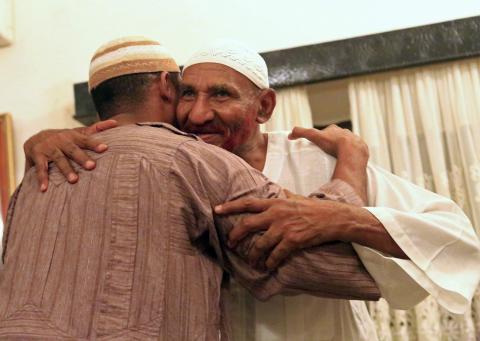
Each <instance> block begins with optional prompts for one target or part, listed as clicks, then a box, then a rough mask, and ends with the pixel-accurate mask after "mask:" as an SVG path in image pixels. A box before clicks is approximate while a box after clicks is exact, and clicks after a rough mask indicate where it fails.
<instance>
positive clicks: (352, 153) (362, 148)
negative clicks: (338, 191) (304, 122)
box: [288, 124, 369, 204]
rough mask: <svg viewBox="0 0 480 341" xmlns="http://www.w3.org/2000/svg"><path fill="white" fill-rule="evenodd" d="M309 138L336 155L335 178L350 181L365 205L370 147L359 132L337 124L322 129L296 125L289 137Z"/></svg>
mask: <svg viewBox="0 0 480 341" xmlns="http://www.w3.org/2000/svg"><path fill="white" fill-rule="evenodd" d="M300 137H303V138H306V139H308V140H310V142H312V143H314V144H316V145H317V146H318V147H319V148H321V149H322V150H323V151H325V152H326V153H328V154H330V155H332V156H334V157H336V158H337V163H336V164H335V170H334V171H333V174H332V179H339V180H342V181H344V182H346V183H347V184H349V185H350V186H351V187H352V188H353V189H354V191H355V192H356V193H357V195H358V196H359V197H360V198H361V199H362V201H363V202H364V203H365V204H366V203H367V202H368V195H367V193H368V191H367V182H368V178H367V164H368V158H369V152H368V146H367V144H366V143H365V142H364V141H363V140H362V138H361V137H360V136H358V135H355V134H354V133H352V132H351V131H350V130H348V129H342V128H340V127H338V126H336V125H334V124H332V125H330V126H328V127H327V128H325V129H323V130H318V129H314V128H311V129H307V128H300V127H295V128H293V130H292V132H291V134H290V135H289V136H288V138H289V139H291V140H295V139H297V138H300Z"/></svg>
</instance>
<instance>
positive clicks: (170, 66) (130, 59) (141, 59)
mask: <svg viewBox="0 0 480 341" xmlns="http://www.w3.org/2000/svg"><path fill="white" fill-rule="evenodd" d="M159 71H169V72H180V68H179V67H178V65H177V63H176V62H175V60H174V59H173V57H172V55H171V54H170V52H169V51H168V50H167V49H166V48H165V47H163V46H162V45H160V43H159V42H157V41H155V40H151V39H149V38H145V37H125V38H120V39H115V40H112V41H110V42H108V43H106V44H104V45H102V46H101V47H100V48H99V49H98V50H97V51H96V52H95V54H94V56H93V58H92V60H91V62H90V77H89V80H88V90H89V91H90V92H91V91H92V90H93V89H94V88H96V87H97V86H98V85H100V84H101V83H102V82H105V81H106V80H109V79H111V78H115V77H118V76H124V75H130V74H134V73H143V72H159Z"/></svg>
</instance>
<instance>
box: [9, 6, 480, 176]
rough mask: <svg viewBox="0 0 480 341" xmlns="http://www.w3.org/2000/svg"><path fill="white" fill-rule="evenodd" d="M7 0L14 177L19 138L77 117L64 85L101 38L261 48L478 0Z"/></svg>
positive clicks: (470, 9) (76, 76)
mask: <svg viewBox="0 0 480 341" xmlns="http://www.w3.org/2000/svg"><path fill="white" fill-rule="evenodd" d="M2 1H7V0H0V2H2ZM11 1H12V2H13V4H14V12H15V15H14V25H15V40H14V44H13V45H11V46H10V47H5V48H0V80H1V81H2V83H1V85H0V112H11V113H12V114H13V118H14V128H15V131H14V133H15V144H16V168H17V179H18V180H19V179H20V178H21V175H22V173H23V164H24V163H23V156H22V148H21V147H22V145H23V142H24V141H25V140H26V139H27V137H29V136H30V135H32V134H34V133H36V132H37V131H39V130H41V129H45V128H60V127H73V126H75V125H77V123H76V122H75V121H74V120H73V119H72V118H71V116H72V114H73V112H74V102H73V87H72V85H73V83H74V82H80V81H85V80H86V79H87V72H88V61H89V59H90V56H91V54H92V53H93V51H94V50H95V49H96V47H97V46H98V45H99V44H101V43H103V42H105V41H106V40H108V39H111V38H115V37H117V36H120V35H127V34H128V35H130V34H143V35H148V36H151V37H153V38H156V39H158V40H160V41H161V42H163V43H164V44H166V45H168V46H169V47H170V49H171V50H172V52H173V53H174V54H175V55H176V56H177V58H178V61H179V62H180V63H182V62H184V61H185V60H186V58H187V56H188V55H189V54H190V53H191V52H192V51H193V50H194V49H196V48H198V47H199V46H200V45H201V44H203V43H204V42H206V41H209V40H211V39H214V38H219V37H234V38H237V39H240V40H243V41H245V42H248V43H249V44H250V45H251V46H253V47H254V48H256V49H258V50H259V51H267V50H275V49H281V48H286V47H293V46H298V45H305V44H310V43H317V42H324V41H331V40H337V39H342V38H348V37H353V36H359V35H365V34H371V33H378V32H383V31H389V30H392V29H398V28H405V27H410V26H417V25H423V24H428V23H433V22H439V21H444V20H451V19H454V18H460V17H467V16H473V15H478V14H480V2H479V1H478V0H474V1H455V2H454V1H447V0H446V1H442V0H428V1H426V0H425V1H413V0H405V1H401V2H400V1H379V0H364V1H358V0H351V1H340V0H337V1H319V0H297V1H294V2H292V1H283V2H282V1H278V0H276V1H274V0H268V1H258V0H241V1H233V0H230V1H225V0H208V1H207V0H204V1H195V0H176V1H158V0H136V1H131V0H128V1H127V0H125V1H121V0H82V1H78V0H41V1H36V0H11ZM1 8H2V7H1V6H0V9H1ZM1 17H2V15H0V18H1Z"/></svg>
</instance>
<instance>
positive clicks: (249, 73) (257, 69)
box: [182, 40, 270, 89]
mask: <svg viewBox="0 0 480 341" xmlns="http://www.w3.org/2000/svg"><path fill="white" fill-rule="evenodd" d="M200 63H218V64H223V65H226V66H228V67H231V68H232V69H234V70H236V71H238V72H240V73H241V74H242V75H244V76H245V77H247V78H248V79H250V80H251V81H252V82H253V83H254V84H255V85H256V86H258V87H259V88H260V89H266V88H269V87H270V86H269V83H268V69H267V64H266V63H265V60H264V59H263V58H262V56H260V54H258V53H257V52H255V51H254V50H252V49H251V48H249V47H247V46H246V45H244V44H243V43H240V42H238V41H234V40H217V41H214V42H213V43H210V44H208V45H206V46H204V47H203V48H201V49H200V50H198V51H197V52H195V53H194V54H193V56H191V57H190V59H188V61H187V62H186V63H185V65H184V66H183V71H182V72H185V70H186V69H188V68H189V67H190V66H192V65H195V64H200Z"/></svg>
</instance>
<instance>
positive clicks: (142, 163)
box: [0, 124, 379, 341]
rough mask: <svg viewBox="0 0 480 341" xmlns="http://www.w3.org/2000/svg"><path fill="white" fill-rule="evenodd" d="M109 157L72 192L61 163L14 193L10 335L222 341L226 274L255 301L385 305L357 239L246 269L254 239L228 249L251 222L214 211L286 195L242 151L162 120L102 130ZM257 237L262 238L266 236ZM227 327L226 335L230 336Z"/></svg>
mask: <svg viewBox="0 0 480 341" xmlns="http://www.w3.org/2000/svg"><path fill="white" fill-rule="evenodd" d="M101 138H102V140H103V141H104V142H105V143H107V144H108V145H109V149H108V151H106V152H105V153H103V154H101V155H96V156H95V157H96V158H97V167H96V169H95V170H94V171H91V172H86V171H82V170H79V172H80V180H79V182H78V183H77V184H75V185H70V184H68V183H67V182H66V181H65V179H64V178H63V176H62V175H61V174H60V173H59V172H58V170H57V169H56V168H55V167H53V168H52V172H51V173H52V174H51V180H50V181H51V182H50V185H49V189H48V191H47V192H46V193H40V192H39V190H38V187H37V183H36V178H35V174H34V173H33V171H32V170H31V171H30V172H28V173H27V174H26V176H25V179H24V181H23V184H22V186H21V189H20V190H19V191H17V192H16V194H15V195H14V197H13V199H12V202H11V205H10V210H9V216H8V222H7V226H6V231H5V235H4V245H5V247H4V250H3V253H4V268H3V269H2V271H1V274H0V340H22V341H26V340H42V341H50V340H52V341H53V340H117V341H121V340H125V341H127V340H128V341H131V340H165V341H182V340H205V341H206V340H219V339H220V337H222V338H224V339H226V338H227V335H226V334H228V333H222V332H221V330H222V322H223V321H222V309H221V307H222V305H223V303H222V296H221V294H220V292H221V285H222V280H223V279H224V278H225V276H224V275H225V273H229V274H230V275H231V276H233V277H234V278H236V279H237V280H238V281H239V282H240V283H241V284H242V285H244V286H246V287H247V288H248V289H249V290H250V291H251V292H252V293H253V294H254V295H256V296H257V297H258V298H261V299H267V298H268V297H270V296H271V295H274V294H278V293H282V294H295V293H299V292H307V293H311V294H313V295H319V296H324V297H339V298H348V299H355V298H357V299H378V297H379V292H378V289H377V287H376V285H375V283H374V282H373V280H372V278H371V277H370V275H369V274H368V272H367V271H366V270H365V268H364V267H363V266H362V264H361V263H360V261H359V259H358V257H357V256H356V254H355V253H354V251H353V250H352V248H351V246H350V245H349V244H343V243H332V244H328V245H325V246H320V247H315V248H311V249H309V250H308V251H301V252H297V253H296V254H295V255H294V256H293V257H291V258H290V259H289V260H288V261H286V262H285V263H284V264H283V265H282V266H281V267H280V268H279V269H278V271H276V272H272V273H268V272H261V271H257V270H253V269H251V268H250V267H249V266H248V265H247V263H245V262H244V259H245V257H246V254H247V251H248V248H249V245H251V243H252V241H253V240H254V239H255V238H256V236H251V237H249V238H246V239H245V240H244V241H243V242H242V243H240V244H239V245H238V246H237V248H236V249H235V250H231V249H229V248H227V247H225V246H224V245H225V240H226V236H227V234H228V232H229V231H230V230H231V228H232V227H233V224H235V222H236V221H238V219H239V218H241V217H240V216H232V217H228V218H225V217H216V216H214V215H213V213H212V206H213V205H216V204H219V203H222V202H225V201H227V200H231V199H235V198H239V197H244V196H257V197H277V196H279V195H282V193H281V191H280V188H279V187H278V186H277V185H275V184H272V183H271V182H269V181H268V180H267V179H265V177H264V176H263V175H262V174H261V173H260V172H257V171H255V170H253V169H252V168H250V167H249V166H248V165H247V164H246V163H245V162H243V161H242V160H241V159H239V158H237V157H236V156H234V155H232V154H230V153H228V152H226V151H224V150H222V149H220V148H217V147H214V146H210V145H207V144H205V143H203V142H201V141H199V140H198V139H197V138H196V137H194V136H190V135H187V134H184V133H182V132H180V131H178V130H176V129H175V128H173V127H171V126H169V125H165V124H151V125H149V124H143V125H129V126H124V127H120V128H116V129H112V130H109V131H107V132H104V133H102V134H101ZM257 237H258V236H257ZM224 330H225V329H224Z"/></svg>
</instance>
